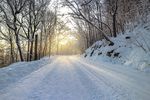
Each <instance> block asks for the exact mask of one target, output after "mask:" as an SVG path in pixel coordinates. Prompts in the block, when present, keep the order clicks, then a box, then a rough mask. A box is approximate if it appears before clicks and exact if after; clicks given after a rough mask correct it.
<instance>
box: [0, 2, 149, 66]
mask: <svg viewBox="0 0 150 100" xmlns="http://www.w3.org/2000/svg"><path fill="white" fill-rule="evenodd" d="M149 13H150V1H149V0H1V1H0V63H1V66H3V65H8V64H11V63H14V62H18V61H32V60H37V59H40V58H42V57H44V56H51V55H54V54H56V55H61V54H82V53H84V51H85V50H86V49H87V48H88V47H90V46H91V45H92V44H93V43H94V42H96V41H98V40H102V39H106V40H107V41H108V42H109V43H111V44H110V45H113V44H114V42H113V41H112V40H111V39H110V38H111V37H116V36H117V35H118V34H124V33H125V32H126V31H127V30H128V31H132V30H133V29H134V28H135V27H137V25H139V24H140V25H143V24H145V23H147V22H148V21H149ZM139 34H142V33H139ZM148 35H149V34H148ZM143 38H144V37H143ZM145 44H147V46H146V47H144V46H143V44H141V43H140V41H138V44H137V45H139V46H141V48H142V49H143V50H144V51H146V52H149V50H150V45H149V43H148V41H146V40H145ZM147 48H148V49H147Z"/></svg>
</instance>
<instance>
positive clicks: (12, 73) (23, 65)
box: [0, 57, 50, 90]
mask: <svg viewBox="0 0 150 100" xmlns="http://www.w3.org/2000/svg"><path fill="white" fill-rule="evenodd" d="M49 60H50V59H49V58H48V57H45V58H42V59H41V60H38V61H32V62H18V63H14V64H12V65H10V66H8V67H4V68H1V69H0V90H1V89H4V88H6V87H7V86H9V85H10V84H12V83H15V82H17V81H18V80H20V79H21V78H22V77H25V76H27V75H28V74H30V73H32V72H33V71H35V70H37V69H39V68H41V67H42V66H44V65H45V64H47V63H50V61H49Z"/></svg>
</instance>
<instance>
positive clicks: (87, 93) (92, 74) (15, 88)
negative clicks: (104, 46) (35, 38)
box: [0, 56, 150, 100]
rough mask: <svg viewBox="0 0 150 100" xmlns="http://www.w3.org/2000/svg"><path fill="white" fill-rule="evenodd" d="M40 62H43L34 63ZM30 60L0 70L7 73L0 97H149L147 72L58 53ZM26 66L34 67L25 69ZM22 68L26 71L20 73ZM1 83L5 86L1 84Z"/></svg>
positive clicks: (145, 99) (26, 99)
mask: <svg viewBox="0 0 150 100" xmlns="http://www.w3.org/2000/svg"><path fill="white" fill-rule="evenodd" d="M43 62H44V65H42V66H40V67H38V66H37V65H38V64H39V65H40V64H42V63H43ZM30 63H32V64H31V66H30V65H28V66H27V64H29V63H22V66H20V64H19V63H18V64H15V65H14V66H13V65H10V66H9V67H6V68H2V69H0V71H1V73H3V72H4V73H7V75H5V77H4V76H2V75H3V74H0V87H3V88H0V100H149V98H150V85H149V84H150V78H149V76H150V75H149V73H143V72H139V71H136V70H132V69H130V68H128V67H122V66H119V65H116V64H110V63H106V62H105V63H104V62H102V61H99V62H93V61H91V60H87V59H83V58H81V57H77V56H59V57H55V58H53V61H51V59H43V60H40V61H37V62H30ZM37 63H38V64H37ZM20 67H21V69H20ZM29 67H30V69H34V70H32V71H31V70H28V69H29ZM35 67H37V68H35ZM9 69H11V70H9ZM23 70H25V71H27V70H28V71H30V72H28V73H27V72H25V73H27V74H23V75H22V76H20V75H21V73H22V71H23ZM20 71H21V72H20ZM8 73H11V74H8ZM11 76H12V77H11ZM10 77H11V78H12V79H10ZM12 80H13V81H14V82H12ZM7 82H8V83H9V82H10V84H8V83H7ZM5 83H6V84H8V85H7V86H4V84H5Z"/></svg>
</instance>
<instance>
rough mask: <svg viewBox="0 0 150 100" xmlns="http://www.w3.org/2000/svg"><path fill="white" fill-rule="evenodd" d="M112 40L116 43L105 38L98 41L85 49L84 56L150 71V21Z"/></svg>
mask: <svg viewBox="0 0 150 100" xmlns="http://www.w3.org/2000/svg"><path fill="white" fill-rule="evenodd" d="M111 40H112V41H113V42H114V45H111V44H109V43H108V42H107V41H106V40H104V39H103V40H102V41H97V42H96V43H94V44H93V45H92V46H91V47H90V48H88V49H87V50H86V51H85V54H84V57H86V58H89V59H92V60H98V61H99V60H103V61H106V62H112V63H119V64H123V65H126V66H129V67H132V68H135V69H138V70H140V71H145V72H150V23H147V24H144V25H138V26H136V27H135V28H134V29H133V30H130V31H129V30H127V31H126V32H125V33H124V34H119V35H118V36H117V37H116V38H111Z"/></svg>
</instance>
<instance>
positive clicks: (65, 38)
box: [59, 35, 76, 45]
mask: <svg viewBox="0 0 150 100" xmlns="http://www.w3.org/2000/svg"><path fill="white" fill-rule="evenodd" d="M59 40H60V42H59V43H60V45H66V44H68V43H70V42H73V41H75V40H76V38H75V37H74V36H72V35H66V36H64V35H59Z"/></svg>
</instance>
